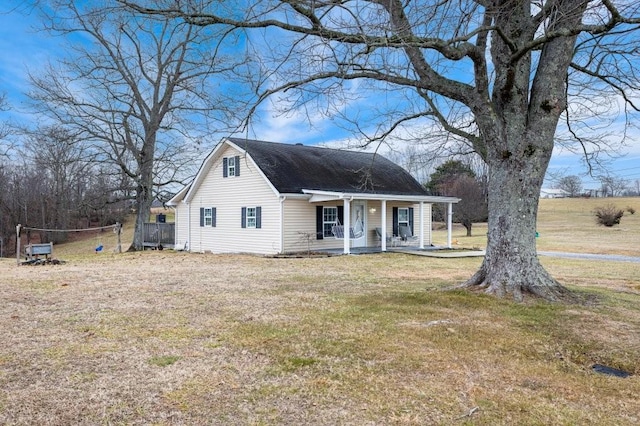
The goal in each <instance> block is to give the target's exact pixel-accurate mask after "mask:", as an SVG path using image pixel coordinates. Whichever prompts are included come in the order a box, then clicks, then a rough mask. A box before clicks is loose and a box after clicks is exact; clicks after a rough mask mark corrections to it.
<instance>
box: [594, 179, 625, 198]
mask: <svg viewBox="0 0 640 426" xmlns="http://www.w3.org/2000/svg"><path fill="white" fill-rule="evenodd" d="M598 179H599V180H600V184H601V185H602V194H603V196H604V197H618V196H620V195H622V193H623V192H624V191H625V189H627V187H628V186H629V182H628V181H627V180H626V179H624V178H619V177H615V176H599V177H598Z"/></svg>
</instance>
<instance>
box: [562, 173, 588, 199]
mask: <svg viewBox="0 0 640 426" xmlns="http://www.w3.org/2000/svg"><path fill="white" fill-rule="evenodd" d="M558 189H562V190H563V191H567V193H568V194H569V197H577V196H578V195H580V193H581V192H582V179H580V176H576V175H570V176H563V177H561V178H560V180H559V181H558Z"/></svg>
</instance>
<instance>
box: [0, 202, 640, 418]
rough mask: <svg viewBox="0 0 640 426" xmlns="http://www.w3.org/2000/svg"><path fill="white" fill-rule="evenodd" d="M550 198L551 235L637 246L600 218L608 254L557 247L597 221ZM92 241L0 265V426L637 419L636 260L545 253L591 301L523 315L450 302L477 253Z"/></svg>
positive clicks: (544, 228)
mask: <svg viewBox="0 0 640 426" xmlns="http://www.w3.org/2000/svg"><path fill="white" fill-rule="evenodd" d="M547 201H550V203H547ZM555 201H558V200H543V205H542V207H543V209H542V211H541V227H540V229H541V237H540V241H539V244H541V245H543V246H544V245H545V244H547V245H548V247H549V248H551V247H560V248H561V249H562V250H565V251H572V250H573V251H577V250H578V249H579V248H580V247H583V248H584V250H585V251H588V252H595V251H599V250H600V249H601V248H602V247H605V248H607V247H614V248H615V250H614V251H615V252H619V253H623V254H631V255H633V254H634V253H636V255H637V248H635V247H632V248H630V249H629V250H626V249H625V250H626V251H618V249H617V248H616V247H617V246H618V245H620V244H619V242H620V241H621V239H619V238H617V236H619V235H620V236H622V235H623V234H624V233H621V232H617V233H616V231H613V232H609V231H611V230H609V229H605V228H600V227H594V228H593V231H594V232H600V234H599V237H598V238H595V240H597V241H598V244H597V245H596V246H589V245H587V244H586V242H585V243H579V244H574V243H567V242H565V241H564V239H563V238H560V239H559V240H558V241H555V240H554V239H553V238H552V237H554V236H556V237H557V236H558V235H563V232H566V234H567V235H574V236H575V235H580V236H582V237H584V238H587V237H588V233H586V232H584V231H583V230H582V226H586V225H585V224H587V222H588V221H589V220H588V219H587V217H586V215H587V213H588V211H590V210H591V208H590V207H588V206H585V207H584V211H585V212H587V213H585V217H584V218H583V219H580V220H574V219H573V218H572V216H573V213H572V214H571V215H567V214H563V212H562V208H560V207H558V206H561V205H562V204H561V203H555ZM561 201H566V200H561ZM563 208H566V209H572V210H571V211H574V210H575V209H578V208H579V207H576V206H568V207H563ZM636 215H637V214H636ZM563 218H564V225H562V224H561V223H560V222H561V221H562V220H563ZM629 219H632V220H637V218H635V215H634V216H628V217H627V216H625V217H623V220H622V224H621V226H632V222H631V220H629ZM545 220H546V222H545ZM627 220H628V222H627V223H625V221H627ZM556 221H557V223H556ZM554 223H555V224H554ZM633 223H635V225H633V226H636V229H635V230H633V229H631V230H629V231H628V232H631V233H634V232H635V233H637V232H638V230H637V222H633ZM572 224H577V228H579V229H573V230H570V229H567V230H565V227H566V228H569V227H572V226H573V225H572ZM130 235H131V231H130V229H128V228H125V246H126V243H127V242H128V241H130ZM634 235H636V236H637V234H634ZM612 236H615V237H616V238H615V239H614V241H610V239H611V237H612ZM473 238H476V237H473ZM546 238H548V239H546ZM622 238H624V237H622ZM624 241H626V240H624ZM636 241H637V239H636ZM94 242H95V237H91V238H90V241H87V242H85V243H84V244H85V245H84V246H83V245H81V243H79V242H78V243H73V244H75V245H71V244H70V245H68V246H66V247H63V246H59V247H56V248H55V249H54V251H55V254H56V257H59V258H61V259H65V260H67V263H65V264H63V265H57V266H53V265H49V266H33V267H28V266H21V267H17V266H16V264H15V260H11V259H0V297H1V298H2V301H3V303H2V304H1V305H0V318H2V323H3V327H2V328H1V329H0V338H1V339H2V341H3V345H2V349H0V424H15V425H21V424H24V425H27V424H29V425H31V424H43V425H68V424H87V425H94V424H105V425H106V424H145V425H146V424H156V425H177V424H190V425H191V424H215V425H272V424H278V425H280V424H308V425H336V424H341V425H363V424H370V425H388V424H391V425H393V424H396V425H425V424H486V425H489V424H491V425H495V424H498V425H499V424H504V425H512V424H531V425H537V424H540V425H541V424H567V425H569V424H571V425H573V424H598V425H635V424H638V422H640V402H639V401H638V398H637V396H638V395H640V379H639V374H640V363H639V362H638V354H639V353H640V303H639V302H640V268H638V267H637V266H636V265H637V264H633V263H621V262H608V263H607V262H594V261H583V260H566V259H556V258H542V261H543V263H544V265H545V267H547V268H548V269H549V270H550V271H551V272H552V274H553V275H554V276H556V277H557V278H559V279H560V280H561V281H562V282H563V283H565V284H566V285H568V286H570V287H571V288H572V289H574V290H576V291H579V292H585V293H590V294H591V295H594V296H595V300H596V302H595V303H593V304H591V305H588V306H582V305H580V306H579V305H575V306H565V305H549V304H545V303H533V302H531V303H528V304H514V303H512V302H510V301H505V300H497V299H494V298H491V297H487V296H484V295H480V294H472V293H468V292H460V291H442V289H443V288H445V287H448V286H450V285H451V284H455V283H458V282H461V281H463V280H464V279H466V278H468V277H469V276H470V275H471V274H472V273H473V271H474V270H475V269H476V268H477V267H478V266H479V264H480V262H481V259H479V258H467V259H438V258H423V257H417V256H410V255H404V254H378V255H366V256H347V257H344V256H341V257H331V258H313V259H305V258H302V259H269V258H261V257H257V256H241V255H197V254H186V253H174V252H170V251H163V252H157V251H155V252H151V251H148V252H144V253H126V254H121V255H116V254H114V253H112V252H111V251H110V250H105V252H104V253H102V254H99V255H96V254H94V253H93V244H94ZM103 243H105V245H106V241H103ZM545 247H546V246H545ZM565 247H567V248H565ZM568 247H571V248H568ZM634 249H635V250H636V251H635V252H634V251H633V250H634ZM603 250H604V249H603ZM591 299H594V298H593V297H592V298H591ZM594 363H602V364H606V365H610V366H613V367H617V368H622V369H625V370H627V371H630V372H632V373H634V376H632V377H630V378H626V379H620V378H615V377H610V376H604V375H600V374H596V373H594V372H592V371H591V365H592V364H594Z"/></svg>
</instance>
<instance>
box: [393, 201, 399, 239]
mask: <svg viewBox="0 0 640 426" xmlns="http://www.w3.org/2000/svg"><path fill="white" fill-rule="evenodd" d="M393 235H396V236H397V235H398V208H397V207H394V208H393Z"/></svg>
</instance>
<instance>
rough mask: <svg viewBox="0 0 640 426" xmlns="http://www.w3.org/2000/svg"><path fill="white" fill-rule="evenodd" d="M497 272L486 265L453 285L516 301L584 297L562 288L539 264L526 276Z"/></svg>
mask: <svg viewBox="0 0 640 426" xmlns="http://www.w3.org/2000/svg"><path fill="white" fill-rule="evenodd" d="M499 272H504V271H497V272H494V273H488V272H487V270H486V267H485V264H484V263H483V265H482V266H481V267H480V269H479V270H478V271H477V272H476V273H475V274H474V275H473V276H472V277H471V278H469V279H468V280H467V281H466V282H464V283H462V284H460V285H459V286H457V287H456V288H463V289H468V290H483V291H484V293H486V294H490V295H493V296H496V297H499V298H506V297H509V296H510V297H512V298H513V300H515V301H516V302H524V301H525V300H526V299H542V300H546V301H549V302H553V303H566V304H574V303H584V302H585V300H584V298H582V297H580V296H579V295H578V294H576V293H575V292H572V291H571V290H569V289H568V288H566V287H564V286H563V285H562V284H560V283H559V282H558V281H557V280H555V279H554V278H553V277H551V275H549V273H548V272H547V271H546V270H545V269H544V268H543V267H542V266H541V265H538V266H537V267H535V268H533V269H532V270H531V271H529V273H528V274H527V276H526V278H524V279H518V278H509V277H508V274H505V273H502V274H500V273H499Z"/></svg>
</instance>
